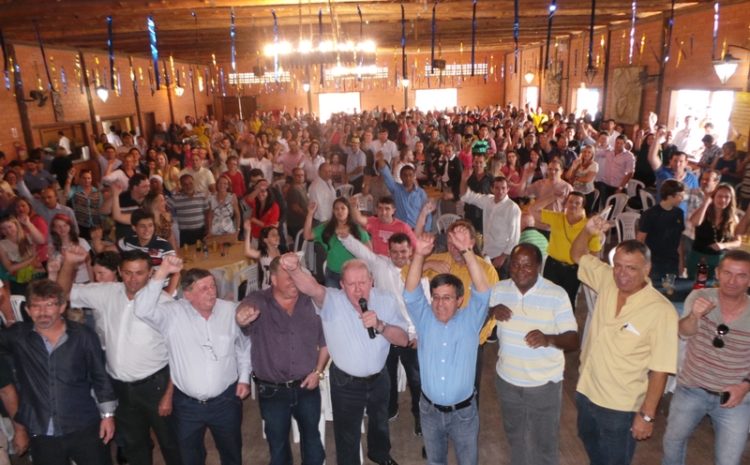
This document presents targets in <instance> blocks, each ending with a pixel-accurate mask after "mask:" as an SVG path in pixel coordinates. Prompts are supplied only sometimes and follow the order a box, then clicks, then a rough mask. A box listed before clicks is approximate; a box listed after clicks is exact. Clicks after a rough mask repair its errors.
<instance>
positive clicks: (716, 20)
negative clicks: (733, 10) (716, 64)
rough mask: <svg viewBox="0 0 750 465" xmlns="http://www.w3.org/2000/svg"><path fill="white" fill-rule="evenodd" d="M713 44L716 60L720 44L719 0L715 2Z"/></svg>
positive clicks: (713, 58) (713, 53)
mask: <svg viewBox="0 0 750 465" xmlns="http://www.w3.org/2000/svg"><path fill="white" fill-rule="evenodd" d="M711 38H712V45H711V59H712V60H716V47H717V46H718V45H719V2H718V1H716V2H714V31H713V35H712V36H711ZM692 43H693V42H692V38H691V39H690V46H691V48H692Z"/></svg>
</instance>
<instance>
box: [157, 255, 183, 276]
mask: <svg viewBox="0 0 750 465" xmlns="http://www.w3.org/2000/svg"><path fill="white" fill-rule="evenodd" d="M162 269H163V270H164V272H165V273H167V274H173V273H179V272H180V271H182V259H181V258H180V257H178V256H176V255H167V256H166V257H164V259H163V260H162V261H161V265H160V266H159V270H162Z"/></svg>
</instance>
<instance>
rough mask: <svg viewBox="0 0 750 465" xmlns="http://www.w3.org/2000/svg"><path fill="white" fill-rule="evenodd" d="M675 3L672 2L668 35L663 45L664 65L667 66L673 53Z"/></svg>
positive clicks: (673, 0)
mask: <svg viewBox="0 0 750 465" xmlns="http://www.w3.org/2000/svg"><path fill="white" fill-rule="evenodd" d="M674 3H675V0H672V9H671V13H670V15H669V20H668V21H667V33H666V35H665V38H664V44H663V45H662V52H663V56H664V64H667V62H668V61H669V55H670V53H671V51H672V30H673V29H674Z"/></svg>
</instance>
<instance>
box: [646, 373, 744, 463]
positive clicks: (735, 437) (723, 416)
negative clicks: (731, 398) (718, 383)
mask: <svg viewBox="0 0 750 465" xmlns="http://www.w3.org/2000/svg"><path fill="white" fill-rule="evenodd" d="M706 415H708V416H709V417H711V423H713V425H714V432H715V435H716V438H715V441H714V464H716V465H739V463H740V460H742V453H743V451H744V450H745V442H746V441H747V433H748V429H749V428H750V395H745V399H744V400H743V401H742V403H741V404H739V405H738V406H736V407H734V408H723V407H720V406H719V396H718V395H716V394H712V393H709V392H708V391H704V390H703V389H700V388H689V387H685V386H682V385H677V389H676V390H675V392H674V396H673V397H672V403H671V404H670V407H669V419H668V420H667V430H666V431H665V433H664V459H663V460H662V462H661V463H662V465H678V464H680V465H681V464H684V463H685V453H686V451H687V441H688V439H689V438H690V435H691V434H693V431H694V430H695V427H696V426H698V424H699V423H700V421H701V420H702V419H703V417H705V416H706Z"/></svg>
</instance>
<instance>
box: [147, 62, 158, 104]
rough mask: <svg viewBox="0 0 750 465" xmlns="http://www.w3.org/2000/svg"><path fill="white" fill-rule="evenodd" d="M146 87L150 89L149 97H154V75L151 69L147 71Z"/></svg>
mask: <svg viewBox="0 0 750 465" xmlns="http://www.w3.org/2000/svg"><path fill="white" fill-rule="evenodd" d="M148 87H149V89H151V96H152V97H153V96H154V93H155V92H156V86H155V85H154V73H153V70H152V69H151V68H149V69H148Z"/></svg>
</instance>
